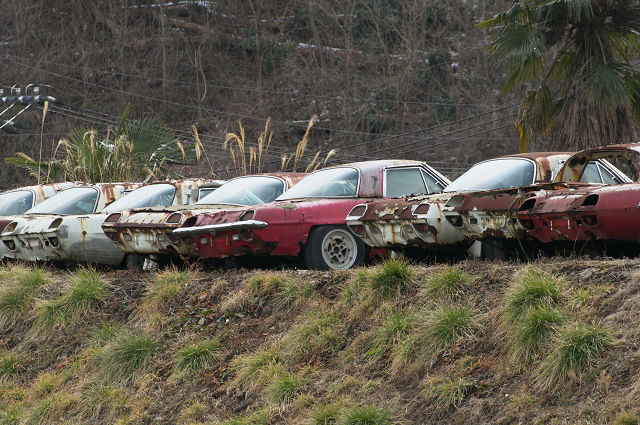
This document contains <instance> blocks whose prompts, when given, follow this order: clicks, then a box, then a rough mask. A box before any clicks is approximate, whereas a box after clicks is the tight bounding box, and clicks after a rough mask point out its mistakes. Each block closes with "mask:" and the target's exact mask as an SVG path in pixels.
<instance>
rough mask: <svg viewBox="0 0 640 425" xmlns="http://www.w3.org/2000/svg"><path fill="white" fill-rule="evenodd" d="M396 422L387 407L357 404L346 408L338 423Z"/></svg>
mask: <svg viewBox="0 0 640 425" xmlns="http://www.w3.org/2000/svg"><path fill="white" fill-rule="evenodd" d="M396 423H398V422H397V421H396V420H395V418H394V417H393V415H392V414H391V412H390V411H389V410H388V409H385V408H383V407H379V406H359V407H352V408H349V409H346V410H345V412H344V414H343V417H342V420H341V421H340V425H393V424H396Z"/></svg>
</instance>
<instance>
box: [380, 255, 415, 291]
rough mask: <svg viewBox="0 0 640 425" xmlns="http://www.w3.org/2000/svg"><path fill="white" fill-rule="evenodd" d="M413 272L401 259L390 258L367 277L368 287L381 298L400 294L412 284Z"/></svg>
mask: <svg viewBox="0 0 640 425" xmlns="http://www.w3.org/2000/svg"><path fill="white" fill-rule="evenodd" d="M412 276H413V272H412V271H411V268H410V267H409V263H408V262H407V261H406V260H405V259H403V258H390V259H388V260H386V261H385V262H384V263H382V266H381V267H380V268H379V269H378V270H375V271H374V272H373V273H371V275H370V276H369V286H370V287H371V289H373V291H374V292H376V293H377V294H379V295H381V296H383V297H392V296H397V295H399V294H401V293H402V292H403V291H404V290H405V289H407V288H408V287H409V286H410V285H411V283H412Z"/></svg>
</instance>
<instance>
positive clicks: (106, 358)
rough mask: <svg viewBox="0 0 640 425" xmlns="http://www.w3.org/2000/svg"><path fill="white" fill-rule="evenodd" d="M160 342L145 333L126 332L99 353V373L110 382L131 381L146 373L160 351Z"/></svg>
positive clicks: (114, 338)
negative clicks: (141, 373)
mask: <svg viewBox="0 0 640 425" xmlns="http://www.w3.org/2000/svg"><path fill="white" fill-rule="evenodd" d="M158 345H159V341H158V338H157V337H156V336H154V335H149V334H147V333H145V332H140V331H137V332H132V331H129V332H127V331H124V332H121V333H119V334H118V335H116V336H115V337H113V338H112V339H111V340H110V341H109V342H108V343H107V344H106V345H105V346H104V347H102V349H101V350H100V351H99V352H98V353H97V363H98V371H99V373H100V375H101V376H102V377H103V378H105V379H106V380H109V381H129V380H132V379H134V378H135V376H136V374H137V373H140V372H142V371H144V370H145V369H146V368H147V366H149V364H150V363H151V360H152V359H153V356H154V355H155V354H156V352H157V350H158Z"/></svg>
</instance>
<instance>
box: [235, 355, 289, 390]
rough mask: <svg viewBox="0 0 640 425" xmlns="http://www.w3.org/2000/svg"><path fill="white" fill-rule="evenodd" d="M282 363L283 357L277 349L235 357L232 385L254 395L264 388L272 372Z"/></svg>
mask: <svg viewBox="0 0 640 425" xmlns="http://www.w3.org/2000/svg"><path fill="white" fill-rule="evenodd" d="M281 363H282V355H281V353H280V352H279V351H277V350H275V349H271V350H264V351H255V352H252V353H247V354H243V355H240V356H237V357H235V358H234V359H233V360H232V361H231V367H232V369H233V370H234V371H235V372H236V376H235V378H234V379H233V380H232V381H231V382H230V385H231V386H232V387H234V388H236V389H239V390H241V391H244V392H247V393H252V392H254V391H256V390H257V389H259V388H261V387H262V386H264V385H265V384H266V383H267V381H268V379H269V377H270V375H271V371H272V370H273V369H275V368H277V367H279V366H281Z"/></svg>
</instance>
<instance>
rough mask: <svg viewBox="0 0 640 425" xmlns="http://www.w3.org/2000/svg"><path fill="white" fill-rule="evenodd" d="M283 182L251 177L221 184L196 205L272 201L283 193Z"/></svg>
mask: <svg viewBox="0 0 640 425" xmlns="http://www.w3.org/2000/svg"><path fill="white" fill-rule="evenodd" d="M284 189H285V186H284V182H283V181H282V180H280V179H279V178H276V177H269V176H251V177H240V178H237V179H233V180H231V181H228V182H227V183H225V184H223V185H222V186H220V187H219V188H217V189H216V190H214V191H213V192H211V193H210V194H208V195H207V196H205V197H204V198H202V199H200V200H199V201H198V202H196V204H199V205H215V204H231V205H258V204H264V203H267V202H271V201H274V200H275V199H276V198H277V197H278V196H280V195H281V194H282V192H284Z"/></svg>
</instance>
